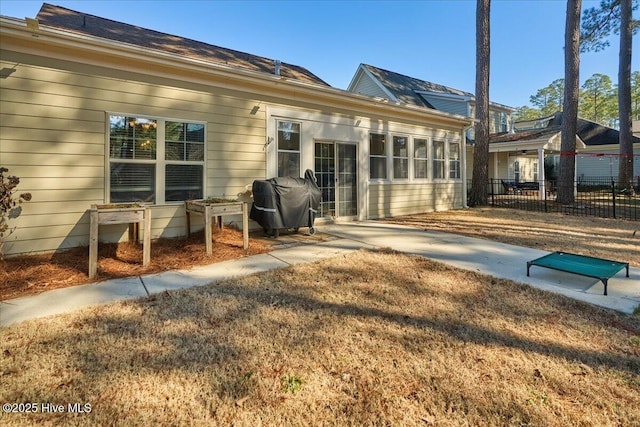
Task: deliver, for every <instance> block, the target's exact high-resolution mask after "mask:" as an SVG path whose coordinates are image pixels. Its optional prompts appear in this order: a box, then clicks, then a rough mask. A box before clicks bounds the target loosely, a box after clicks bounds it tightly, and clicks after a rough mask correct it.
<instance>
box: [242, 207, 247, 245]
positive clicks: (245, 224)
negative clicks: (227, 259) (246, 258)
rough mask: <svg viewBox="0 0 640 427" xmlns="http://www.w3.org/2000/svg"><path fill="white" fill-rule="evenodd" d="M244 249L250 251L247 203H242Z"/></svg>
mask: <svg viewBox="0 0 640 427" xmlns="http://www.w3.org/2000/svg"><path fill="white" fill-rule="evenodd" d="M242 247H243V248H245V249H249V216H248V215H247V204H246V203H242Z"/></svg>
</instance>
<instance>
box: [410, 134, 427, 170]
mask: <svg viewBox="0 0 640 427" xmlns="http://www.w3.org/2000/svg"><path fill="white" fill-rule="evenodd" d="M427 162H428V160H427V140H426V139H424V138H414V139H413V177H414V178H416V179H427V178H428V177H429V176H428V175H427V174H428V163H427Z"/></svg>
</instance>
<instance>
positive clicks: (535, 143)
mask: <svg viewBox="0 0 640 427" xmlns="http://www.w3.org/2000/svg"><path fill="white" fill-rule="evenodd" d="M560 135H561V133H560V132H556V133H554V134H551V135H549V136H545V137H542V138H532V139H524V140H519V141H505V142H492V143H490V144H489V153H510V152H522V151H531V150H536V151H537V150H539V149H543V150H544V151H546V152H559V151H560V148H561V136H560ZM586 147H587V146H586V145H585V143H584V141H582V139H580V137H579V136H578V135H576V150H584V149H585V148H586Z"/></svg>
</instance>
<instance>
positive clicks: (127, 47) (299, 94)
mask: <svg viewBox="0 0 640 427" xmlns="http://www.w3.org/2000/svg"><path fill="white" fill-rule="evenodd" d="M0 33H2V35H3V37H2V38H0V46H2V47H4V48H6V49H8V50H11V49H9V48H8V40H7V39H8V36H13V37H15V38H17V39H20V40H22V41H23V43H25V44H28V49H26V50H24V51H22V52H23V53H32V54H36V55H42V56H46V55H47V54H49V55H50V50H49V49H47V48H46V45H54V46H58V47H59V48H61V49H63V52H64V54H59V56H58V59H63V60H70V61H76V62H77V61H79V60H80V59H82V58H81V55H70V54H69V52H70V50H71V49H76V50H80V51H83V50H84V51H89V52H91V53H93V54H94V55H95V54H96V53H98V54H102V55H103V57H104V58H108V57H112V58H120V59H122V58H124V59H128V60H130V63H134V64H135V63H136V62H142V63H143V64H146V65H147V66H148V65H152V66H154V67H156V68H154V67H151V68H152V69H153V70H154V71H155V74H153V72H152V71H150V70H147V69H145V71H144V72H145V73H146V74H150V75H156V76H159V77H164V78H170V79H174V80H176V79H179V80H183V81H190V82H192V83H197V84H204V85H208V86H221V87H224V88H228V89H234V90H239V91H244V92H249V93H254V92H252V91H251V89H252V88H251V87H247V86H253V87H254V88H256V89H263V90H266V91H267V93H270V94H271V96H276V97H278V96H279V97H283V96H284V97H285V98H289V99H298V100H300V98H302V100H303V101H307V100H313V98H314V97H315V98H316V101H315V102H316V103H320V104H325V105H326V106H329V107H332V108H338V109H343V110H356V111H358V110H360V111H362V110H364V111H369V112H372V113H373V114H374V115H376V114H377V115H379V116H383V117H384V116H386V117H390V118H394V119H395V120H413V121H415V122H417V123H423V122H425V121H429V122H432V121H433V122H436V123H441V124H443V125H445V126H449V127H451V128H456V127H458V126H459V125H461V124H462V125H465V124H469V119H468V118H466V117H464V116H459V115H454V114H449V113H443V112H440V111H436V110H431V109H428V110H427V109H424V108H421V107H416V106H408V105H395V104H388V103H381V102H376V100H375V99H374V98H371V97H367V96H364V95H359V94H354V93H352V92H348V91H345V90H342V89H337V88H333V87H330V86H329V87H323V86H319V85H314V84H311V83H305V82H300V81H297V80H290V79H287V78H284V77H282V76H277V75H271V74H266V73H262V72H258V71H251V70H244V69H241V68H237V67H230V66H228V65H224V64H219V63H213V62H207V61H203V60H198V59H192V58H186V57H182V56H175V55H173V54H168V53H165V52H162V51H159V50H151V49H145V48H142V47H140V46H137V45H132V44H128V43H123V42H116V41H112V40H108V39H103V38H99V37H94V36H87V35H85V34H78V33H73V32H69V31H62V30H59V29H55V28H52V27H43V26H42V27H39V28H38V29H37V30H31V29H29V28H27V25H26V21H25V20H22V19H17V18H9V17H4V16H2V17H0ZM27 42H28V43H27ZM14 49H15V47H14ZM50 56H53V55H50ZM82 60H83V61H84V63H87V64H91V65H96V66H103V67H104V66H109V64H107V63H105V62H100V61H95V60H94V61H90V60H85V59H82ZM158 65H160V66H162V67H164V68H167V69H169V70H170V71H171V73H167V72H162V70H160V69H158V68H157V66H158ZM184 71H190V72H192V73H196V74H198V75H201V76H202V77H199V78H193V77H191V76H186V75H185V74H186V73H184ZM138 72H140V71H138ZM216 83H217V84H216ZM274 89H275V93H274V92H273V91H274ZM287 90H289V91H290V92H289V93H287V92H286V91H287ZM283 92H284V93H283ZM309 102H312V101H309ZM407 116H408V117H407Z"/></svg>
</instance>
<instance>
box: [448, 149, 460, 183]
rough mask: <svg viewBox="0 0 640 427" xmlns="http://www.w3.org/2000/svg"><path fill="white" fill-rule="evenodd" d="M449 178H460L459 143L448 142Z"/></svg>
mask: <svg viewBox="0 0 640 427" xmlns="http://www.w3.org/2000/svg"><path fill="white" fill-rule="evenodd" d="M449 178H451V179H460V144H458V143H457V142H451V143H449Z"/></svg>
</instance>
